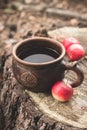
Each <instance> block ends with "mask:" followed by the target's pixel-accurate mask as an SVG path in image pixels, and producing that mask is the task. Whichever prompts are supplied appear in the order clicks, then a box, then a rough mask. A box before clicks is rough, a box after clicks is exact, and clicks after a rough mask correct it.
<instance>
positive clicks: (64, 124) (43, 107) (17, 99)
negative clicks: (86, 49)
mask: <svg viewBox="0 0 87 130" xmlns="http://www.w3.org/2000/svg"><path fill="white" fill-rule="evenodd" d="M12 47H13V46H10V47H9V49H8V50H6V51H5V53H4V56H3V58H2V61H3V66H4V67H3V85H2V88H1V112H0V114H1V115H2V117H1V119H3V121H2V123H1V124H0V125H1V128H0V130H81V129H83V130H84V129H85V128H87V88H86V82H87V72H86V67H87V59H86V57H85V58H84V59H82V60H81V61H79V62H78V65H79V66H80V67H81V68H82V69H83V71H84V74H85V79H84V82H83V83H82V85H81V86H79V87H77V88H75V90H74V96H73V98H72V100H71V101H69V102H66V103H61V102H58V101H56V100H55V99H53V97H52V96H51V94H50V93H33V92H30V91H27V90H23V88H22V86H21V85H20V84H19V83H18V82H17V81H16V79H15V77H14V75H13V71H12ZM66 79H69V80H72V79H74V75H72V72H69V74H68V75H67V77H66ZM3 127H4V128H3Z"/></svg>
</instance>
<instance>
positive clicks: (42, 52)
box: [23, 48, 59, 63]
mask: <svg viewBox="0 0 87 130" xmlns="http://www.w3.org/2000/svg"><path fill="white" fill-rule="evenodd" d="M58 57H59V54H58V53H57V52H56V51H55V50H53V49H49V48H39V49H38V48H35V49H31V50H28V51H27V55H26V57H24V58H23V60H24V61H27V62H32V63H43V62H49V61H52V60H54V59H56V58H58Z"/></svg>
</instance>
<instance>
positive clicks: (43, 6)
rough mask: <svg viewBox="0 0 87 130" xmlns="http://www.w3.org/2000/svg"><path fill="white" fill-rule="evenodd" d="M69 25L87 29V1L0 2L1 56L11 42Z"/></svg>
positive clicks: (23, 0)
mask: <svg viewBox="0 0 87 130" xmlns="http://www.w3.org/2000/svg"><path fill="white" fill-rule="evenodd" d="M65 26H71V27H81V28H82V27H87V0H73V1H72V0H0V55H2V53H3V52H4V51H3V49H4V47H5V45H7V44H8V43H10V44H15V43H17V42H18V41H20V40H21V39H24V38H27V37H31V36H32V35H38V36H42V35H43V36H46V35H47V31H49V30H54V29H57V28H61V27H65Z"/></svg>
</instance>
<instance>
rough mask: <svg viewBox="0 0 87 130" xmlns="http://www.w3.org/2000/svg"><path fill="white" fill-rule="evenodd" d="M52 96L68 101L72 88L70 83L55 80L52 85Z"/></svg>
mask: <svg viewBox="0 0 87 130" xmlns="http://www.w3.org/2000/svg"><path fill="white" fill-rule="evenodd" d="M51 92H52V96H53V97H54V98H55V99H57V100H59V101H61V102H65V101H69V100H70V99H71V98H72V95H73V88H72V86H71V85H69V84H68V85H66V84H65V83H64V82H63V81H58V82H56V83H55V84H54V85H53V87H52V90H51Z"/></svg>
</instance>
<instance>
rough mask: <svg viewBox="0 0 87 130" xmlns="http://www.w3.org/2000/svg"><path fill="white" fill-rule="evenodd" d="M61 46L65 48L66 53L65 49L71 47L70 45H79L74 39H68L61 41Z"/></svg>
mask: <svg viewBox="0 0 87 130" xmlns="http://www.w3.org/2000/svg"><path fill="white" fill-rule="evenodd" d="M62 44H63V46H64V47H65V50H66V51H67V49H68V48H69V47H70V46H71V45H72V44H80V42H79V41H78V40H77V39H76V38H74V37H68V38H65V39H64V40H63V41H62Z"/></svg>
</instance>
